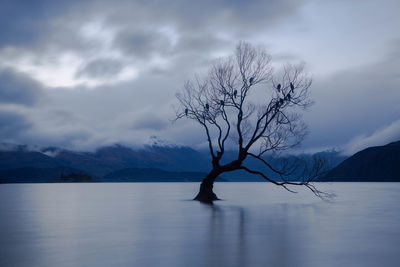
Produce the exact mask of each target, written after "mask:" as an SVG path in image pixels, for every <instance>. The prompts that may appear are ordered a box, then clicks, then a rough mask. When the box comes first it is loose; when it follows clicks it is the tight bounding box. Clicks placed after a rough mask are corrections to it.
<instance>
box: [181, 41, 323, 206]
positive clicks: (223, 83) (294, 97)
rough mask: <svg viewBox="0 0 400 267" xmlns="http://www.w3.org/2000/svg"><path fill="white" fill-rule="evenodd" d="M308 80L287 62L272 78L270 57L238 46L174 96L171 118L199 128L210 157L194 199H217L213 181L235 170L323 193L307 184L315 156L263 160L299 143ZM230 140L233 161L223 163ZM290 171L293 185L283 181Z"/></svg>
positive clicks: (314, 174)
mask: <svg viewBox="0 0 400 267" xmlns="http://www.w3.org/2000/svg"><path fill="white" fill-rule="evenodd" d="M311 82H312V81H311V79H310V78H309V77H308V76H307V74H306V73H305V72H304V66H303V65H302V64H300V65H290V64H287V65H285V66H284V67H283V71H282V73H280V75H275V74H274V72H273V68H272V65H271V56H270V55H269V54H267V53H266V51H265V50H263V49H257V48H254V47H253V46H252V45H251V44H249V43H246V42H240V43H239V44H238V45H237V47H236V50H235V52H234V54H233V55H231V56H229V57H226V58H222V59H219V60H218V61H216V62H215V63H214V64H212V65H211V67H210V69H209V72H208V74H207V75H206V76H204V77H202V78H200V77H198V76H196V77H195V78H194V79H193V80H189V81H187V82H186V83H185V85H184V90H183V91H182V92H180V93H178V94H177V95H176V97H177V99H178V100H179V103H180V106H179V108H178V109H177V110H176V119H181V118H187V119H190V120H194V121H195V122H197V123H198V124H200V125H201V126H202V127H203V128H204V131H205V134H206V137H207V142H208V148H209V151H210V154H211V159H212V160H211V162H212V169H211V171H210V172H209V173H208V175H207V176H206V177H205V178H204V180H203V181H202V183H201V185H200V190H199V193H198V194H197V196H196V197H195V199H196V200H199V201H202V202H208V203H210V202H212V201H214V200H217V199H218V198H217V196H216V195H215V193H214V192H213V184H214V181H215V179H216V178H217V177H218V176H219V175H220V174H222V173H225V172H231V171H235V170H244V171H246V172H249V173H252V174H256V175H259V176H261V177H263V178H264V179H265V180H267V181H269V182H271V183H273V184H275V185H278V186H282V187H284V188H285V189H287V190H289V191H291V192H294V191H293V190H292V189H291V188H290V186H292V185H303V186H306V187H307V188H309V189H310V190H311V191H312V192H313V193H314V194H316V195H317V196H320V197H323V196H325V195H326V193H324V192H322V191H320V190H318V189H317V188H316V187H315V186H314V184H313V183H312V182H313V181H315V179H316V178H318V177H319V176H320V175H321V174H322V172H323V170H324V162H323V160H322V159H321V158H314V162H313V163H312V164H311V165H310V164H300V162H299V161H297V160H296V161H293V160H292V161H283V160H282V161H281V162H280V163H279V164H278V166H273V164H272V163H271V162H269V161H268V160H267V159H266V157H265V155H267V154H269V153H277V152H280V151H285V150H288V149H290V148H293V147H295V146H297V145H299V144H300V143H301V141H302V140H303V139H304V137H305V135H306V133H307V127H306V125H305V124H304V122H303V121H302V119H301V116H300V114H299V111H301V110H303V109H306V108H307V107H309V106H310V105H311V104H312V101H311V100H310V97H309V88H310V86H311ZM255 92H257V93H256V94H254V93H255ZM232 141H233V143H234V145H235V146H236V147H237V157H236V158H235V159H234V160H232V161H230V162H228V163H224V164H223V163H222V162H223V161H222V159H223V156H224V153H225V150H226V146H227V143H229V142H231V143H232ZM246 158H254V159H256V160H257V161H259V162H260V163H262V164H263V165H265V166H266V167H267V168H268V169H270V170H271V171H272V172H273V173H275V174H276V175H277V176H278V177H279V179H276V178H273V177H270V176H268V175H267V174H266V173H265V172H262V171H260V170H254V169H250V168H249V167H248V166H246V163H245V159H246ZM300 167H301V168H302V171H299V168H300ZM293 173H297V174H299V176H300V177H298V179H296V180H295V181H294V180H293V179H290V180H289V179H288V176H290V175H291V174H293Z"/></svg>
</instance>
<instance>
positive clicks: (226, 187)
mask: <svg viewBox="0 0 400 267" xmlns="http://www.w3.org/2000/svg"><path fill="white" fill-rule="evenodd" d="M319 187H320V188H322V189H324V190H330V191H333V192H334V193H336V195H337V196H336V198H334V199H333V200H331V201H329V202H327V201H322V200H320V199H318V198H317V197H315V196H314V195H312V193H311V192H309V191H306V189H303V188H295V189H298V190H299V192H298V193H297V194H293V193H290V192H287V191H285V190H283V189H282V188H279V187H276V186H274V185H271V184H268V183H217V184H216V185H215V192H216V193H217V195H218V196H219V197H220V198H223V199H224V200H222V201H218V202H216V203H215V205H213V206H210V205H204V204H201V203H198V202H196V201H191V200H190V199H191V198H193V197H194V195H195V194H196V193H197V189H198V184H197V183H87V184H78V183H75V184H73V183H71V184H3V185H0V216H1V217H0V218H1V219H0V266H2V267H6V266H13V267H14V266H30V267H32V266H50V267H54V266H57V267H62V266H107V267H108V266H139V267H141V266H146V267H148V266H174V267H176V266H219V267H221V266H241V267H245V266H364V267H365V266H385V267H388V266H400V209H399V206H398V205H399V204H400V183H330V184H320V185H319Z"/></svg>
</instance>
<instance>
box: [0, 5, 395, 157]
mask: <svg viewBox="0 0 400 267" xmlns="http://www.w3.org/2000/svg"><path fill="white" fill-rule="evenodd" d="M399 11H400V2H399V1H398V0H393V1H391V0H375V1H371V0H364V1H361V0H360V1H356V0H354V1H344V0H343V1H340V0H339V1H320V0H309V1H308V0H304V1H300V0H271V1H267V0H258V1H228V0H225V1H218V0H210V1H208V0H205V1H187V0H168V1H166V0H164V1H158V0H155V1H148V0H147V1H145V0H143V1H142V0H136V1H123V0H122V1H94V0H88V1H82V0H80V1H77V0H76V1H71V0H68V1H67V0H59V1H53V0H37V1H30V0H2V1H1V5H0V141H1V142H12V143H22V144H32V145H33V144H36V145H39V146H47V145H54V146H61V147H64V148H69V149H77V150H89V149H94V148H96V147H99V146H104V145H109V144H115V143H121V144H125V145H131V146H141V145H143V144H146V143H148V142H149V140H150V139H151V138H150V137H151V136H157V137H158V138H159V139H162V140H165V141H166V142H167V143H172V144H180V145H189V146H192V147H194V148H201V147H202V146H203V145H204V143H205V137H204V136H203V133H202V132H201V131H199V128H197V127H194V126H193V124H191V123H188V122H180V123H177V124H173V125H172V124H171V123H170V120H171V119H172V118H173V116H174V111H173V108H172V105H174V104H176V103H177V102H176V100H175V93H176V92H178V91H179V90H181V89H182V87H183V84H184V81H185V80H187V79H189V78H192V77H193V75H194V73H201V72H202V71H204V70H206V69H207V66H209V64H210V63H211V62H212V60H213V59H215V58H218V57H221V56H224V55H228V54H230V53H231V52H232V51H233V49H234V47H235V46H236V44H237V43H238V41H240V40H245V41H248V42H251V43H252V44H254V45H257V46H263V47H265V48H266V49H267V50H268V51H269V53H270V54H271V55H272V58H273V62H274V65H277V66H279V65H280V64H283V63H285V62H294V63H295V62H300V61H304V62H306V64H307V65H306V66H307V71H308V72H310V73H312V76H313V85H312V98H313V99H314V100H315V105H314V106H313V107H312V108H311V109H310V110H309V111H308V112H307V113H306V114H305V121H306V123H307V124H308V125H309V128H310V134H309V136H308V137H307V139H306V141H305V142H304V144H303V146H302V149H303V150H304V151H319V150H324V149H330V148H336V149H343V150H344V152H345V153H347V154H350V153H353V152H355V151H357V150H359V149H362V148H365V147H367V146H371V145H383V144H386V143H388V142H391V141H395V140H400V86H399V84H400V16H399Z"/></svg>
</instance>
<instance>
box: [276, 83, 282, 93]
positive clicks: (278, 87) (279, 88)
mask: <svg viewBox="0 0 400 267" xmlns="http://www.w3.org/2000/svg"><path fill="white" fill-rule="evenodd" d="M276 89H278V92H280V91H281V84H280V83H279V84H278V86H277V87H276Z"/></svg>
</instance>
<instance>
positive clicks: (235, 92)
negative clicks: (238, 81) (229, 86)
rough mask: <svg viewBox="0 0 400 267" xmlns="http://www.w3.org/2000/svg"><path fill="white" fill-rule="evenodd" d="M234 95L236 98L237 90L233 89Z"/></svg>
mask: <svg viewBox="0 0 400 267" xmlns="http://www.w3.org/2000/svg"><path fill="white" fill-rule="evenodd" d="M233 96H234V97H235V98H236V96H237V90H235V91H233Z"/></svg>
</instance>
